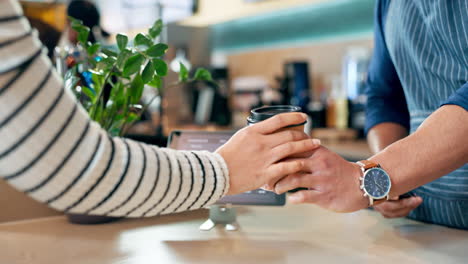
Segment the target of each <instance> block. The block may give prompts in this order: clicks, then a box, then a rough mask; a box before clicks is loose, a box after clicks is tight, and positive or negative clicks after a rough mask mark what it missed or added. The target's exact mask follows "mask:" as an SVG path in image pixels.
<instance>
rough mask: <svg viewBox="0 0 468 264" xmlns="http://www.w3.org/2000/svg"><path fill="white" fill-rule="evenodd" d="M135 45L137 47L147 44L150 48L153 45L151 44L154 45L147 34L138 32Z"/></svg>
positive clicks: (134, 41)
mask: <svg viewBox="0 0 468 264" xmlns="http://www.w3.org/2000/svg"><path fill="white" fill-rule="evenodd" d="M133 45H134V46H135V47H138V46H145V47H147V48H149V47H151V45H153V42H152V41H151V40H150V39H149V38H147V37H146V36H145V35H143V34H141V33H138V34H137V35H136V37H135V39H134V40H133Z"/></svg>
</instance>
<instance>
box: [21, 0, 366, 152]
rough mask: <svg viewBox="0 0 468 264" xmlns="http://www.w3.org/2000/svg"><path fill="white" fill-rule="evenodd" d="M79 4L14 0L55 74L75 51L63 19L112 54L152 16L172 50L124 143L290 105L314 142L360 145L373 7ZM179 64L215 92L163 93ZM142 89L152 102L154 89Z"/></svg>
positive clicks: (115, 0)
mask: <svg viewBox="0 0 468 264" xmlns="http://www.w3.org/2000/svg"><path fill="white" fill-rule="evenodd" d="M77 2H80V3H77ZM82 2H83V1H81V0H80V1H65V0H64V1H46V0H42V1H40V0H36V1H21V3H22V5H23V8H24V10H25V13H26V15H27V16H28V18H29V19H30V20H31V23H32V24H33V26H34V27H36V28H37V29H38V31H39V32H40V35H41V39H42V40H43V42H44V44H45V45H46V46H47V48H48V49H49V56H50V57H51V58H52V60H53V61H54V63H55V65H56V67H57V68H58V69H59V71H61V72H62V74H63V73H64V72H65V70H66V68H67V62H68V61H67V60H69V59H70V58H69V57H70V56H75V57H76V54H74V53H76V52H77V51H76V50H75V49H74V48H73V45H74V43H73V40H71V39H72V37H71V35H73V33H71V32H70V30H69V29H68V26H67V25H68V22H67V15H72V16H74V17H78V18H80V19H82V20H83V21H84V22H85V25H88V26H90V27H91V28H92V32H93V38H94V39H95V40H96V41H98V42H101V44H102V45H104V46H108V47H110V48H112V47H115V42H114V41H113V40H114V39H115V38H114V37H113V36H115V34H117V33H125V34H127V35H129V37H133V36H135V35H136V34H137V33H139V32H144V31H146V30H147V28H148V27H150V26H151V25H152V24H153V23H154V21H155V20H156V19H158V18H162V19H163V21H164V23H165V24H166V27H165V29H164V31H163V34H162V35H161V37H160V38H161V39H160V41H161V42H166V43H168V44H169V46H170V49H169V51H168V53H167V55H166V56H165V58H164V59H165V60H166V61H167V63H168V64H169V66H170V67H169V68H170V69H171V71H170V74H169V76H168V77H167V78H166V80H165V83H164V85H165V86H166V87H165V89H163V91H164V92H163V93H162V92H161V93H160V94H159V95H158V94H157V95H158V98H157V100H154V102H153V104H152V106H151V107H150V108H149V109H148V113H145V115H144V120H142V121H141V122H139V123H138V124H137V125H135V126H134V127H133V128H132V129H131V130H130V131H129V135H128V136H129V137H134V138H137V139H140V140H143V141H146V142H149V143H153V144H158V145H161V146H164V145H165V140H166V137H167V135H168V134H169V133H170V131H172V130H175V129H195V130H197V129H203V130H233V129H238V128H241V127H243V126H245V125H246V121H245V120H246V116H247V115H248V113H249V111H250V110H251V109H252V108H254V107H258V106H262V105H278V104H292V105H297V106H300V107H301V108H302V109H303V111H304V112H306V113H308V114H309V116H310V117H311V121H312V122H310V123H309V124H311V133H312V135H313V136H314V137H318V138H321V139H323V140H325V141H330V142H356V143H357V144H359V143H361V145H362V144H365V143H363V142H362V139H363V131H362V129H363V127H364V122H365V114H364V104H365V101H366V98H365V96H364V95H363V89H364V84H365V79H366V71H367V67H368V63H369V57H370V54H371V52H372V31H373V9H374V1H372V0H222V1H220V0H89V1H87V2H89V3H91V4H92V5H93V6H94V7H89V6H88V5H84V6H83V3H82ZM178 62H183V63H184V64H185V65H187V67H188V68H189V69H193V68H195V67H205V68H207V69H209V70H210V71H211V73H212V75H213V77H214V79H215V80H216V81H217V82H218V83H219V86H218V87H215V86H213V85H210V84H209V83H200V82H198V83H195V84H191V85H183V86H182V85H179V86H171V87H169V84H171V83H173V82H174V81H176V80H177V74H176V72H177V71H178V70H179V69H178V68H179V63H178ZM147 93H148V95H147V96H146V98H151V96H152V95H154V93H155V91H154V89H148V91H147ZM152 93H153V94H152ZM353 147H354V148H357V145H353ZM361 147H362V146H361ZM364 148H365V147H364Z"/></svg>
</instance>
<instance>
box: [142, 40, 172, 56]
mask: <svg viewBox="0 0 468 264" xmlns="http://www.w3.org/2000/svg"><path fill="white" fill-rule="evenodd" d="M167 49H168V46H167V45H166V44H163V43H158V44H156V45H153V46H151V47H150V48H149V49H147V50H146V54H148V56H150V57H153V58H157V57H161V56H162V55H164V53H166V51H167Z"/></svg>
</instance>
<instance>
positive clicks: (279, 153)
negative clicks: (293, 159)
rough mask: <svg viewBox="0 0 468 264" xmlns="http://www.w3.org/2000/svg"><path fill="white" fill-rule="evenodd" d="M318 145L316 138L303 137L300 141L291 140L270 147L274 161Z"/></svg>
mask: <svg viewBox="0 0 468 264" xmlns="http://www.w3.org/2000/svg"><path fill="white" fill-rule="evenodd" d="M318 147H320V140H318V139H304V140H300V141H291V142H288V143H284V144H282V145H279V146H276V147H274V148H273V149H272V154H273V158H274V162H276V161H279V160H282V159H284V158H287V157H289V156H292V155H294V154H299V153H304V152H308V151H311V150H313V149H316V148H318Z"/></svg>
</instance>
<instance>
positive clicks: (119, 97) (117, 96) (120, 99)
mask: <svg viewBox="0 0 468 264" xmlns="http://www.w3.org/2000/svg"><path fill="white" fill-rule="evenodd" d="M111 97H112V100H114V101H115V104H116V107H117V109H120V108H122V107H123V105H124V104H125V89H124V86H123V84H122V83H121V82H118V83H117V84H116V85H115V86H114V87H113V89H112V93H111Z"/></svg>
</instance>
